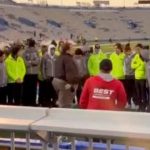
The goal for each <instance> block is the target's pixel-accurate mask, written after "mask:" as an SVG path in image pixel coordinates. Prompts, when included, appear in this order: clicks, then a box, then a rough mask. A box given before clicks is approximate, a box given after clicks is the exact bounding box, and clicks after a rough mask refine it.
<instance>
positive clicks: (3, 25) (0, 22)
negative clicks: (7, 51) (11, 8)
mask: <svg viewBox="0 0 150 150" xmlns="http://www.w3.org/2000/svg"><path fill="white" fill-rule="evenodd" d="M8 25H9V24H8V22H7V21H6V20H5V19H3V18H0V31H3V30H6V29H7V28H8Z"/></svg>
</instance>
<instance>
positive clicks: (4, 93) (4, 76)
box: [0, 50, 7, 105]
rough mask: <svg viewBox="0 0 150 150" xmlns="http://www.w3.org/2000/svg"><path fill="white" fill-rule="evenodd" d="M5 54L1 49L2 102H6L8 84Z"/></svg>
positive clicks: (0, 100)
mask: <svg viewBox="0 0 150 150" xmlns="http://www.w3.org/2000/svg"><path fill="white" fill-rule="evenodd" d="M4 59H5V55H4V52H3V51H1V50H0V104H2V105H4V104H6V95H7V94H6V86H7V74H6V66H5V62H4Z"/></svg>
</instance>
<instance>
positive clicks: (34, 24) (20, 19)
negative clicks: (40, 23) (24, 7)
mask: <svg viewBox="0 0 150 150" xmlns="http://www.w3.org/2000/svg"><path fill="white" fill-rule="evenodd" d="M18 21H19V22H20V23H22V24H25V25H27V26H29V27H35V26H36V23H35V22H33V21H31V20H29V19H27V18H24V17H19V18H18Z"/></svg>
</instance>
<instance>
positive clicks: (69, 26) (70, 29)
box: [0, 5, 150, 41]
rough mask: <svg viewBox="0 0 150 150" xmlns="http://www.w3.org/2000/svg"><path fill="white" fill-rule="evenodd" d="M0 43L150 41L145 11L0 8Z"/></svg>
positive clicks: (32, 7) (148, 23)
mask: <svg viewBox="0 0 150 150" xmlns="http://www.w3.org/2000/svg"><path fill="white" fill-rule="evenodd" d="M0 14H1V15H0V31H1V32H0V41H4V40H17V39H25V38H29V37H34V36H35V38H37V39H38V38H39V37H41V38H42V39H47V38H51V39H61V38H70V35H71V34H73V36H74V37H76V36H78V35H81V34H82V35H83V36H84V37H86V38H87V39H89V40H91V39H93V38H95V37H97V38H99V39H148V38H150V30H149V26H150V21H149V19H147V18H149V14H150V10H149V9H73V8H72V9H71V8H67V9H66V8H59V7H58V8H56V7H49V8H46V7H34V6H30V7H29V6H26V5H16V6H15V5H0Z"/></svg>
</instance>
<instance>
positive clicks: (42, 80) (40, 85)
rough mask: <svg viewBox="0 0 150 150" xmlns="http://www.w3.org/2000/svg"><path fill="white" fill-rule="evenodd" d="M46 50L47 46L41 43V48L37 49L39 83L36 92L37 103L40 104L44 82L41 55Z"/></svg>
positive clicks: (43, 91)
mask: <svg viewBox="0 0 150 150" xmlns="http://www.w3.org/2000/svg"><path fill="white" fill-rule="evenodd" d="M47 50H48V46H46V45H42V46H41V49H40V50H39V51H38V54H39V57H40V60H41V61H40V66H39V72H38V83H39V85H38V86H39V92H38V102H39V103H38V105H39V106H42V105H41V104H42V101H43V97H44V93H45V84H44V79H43V77H42V57H43V56H44V55H45V54H46V52H47Z"/></svg>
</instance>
